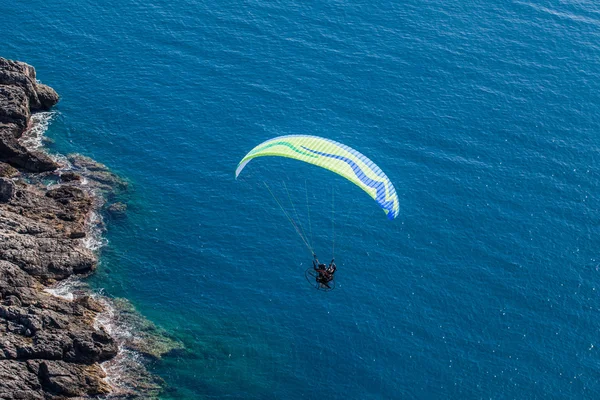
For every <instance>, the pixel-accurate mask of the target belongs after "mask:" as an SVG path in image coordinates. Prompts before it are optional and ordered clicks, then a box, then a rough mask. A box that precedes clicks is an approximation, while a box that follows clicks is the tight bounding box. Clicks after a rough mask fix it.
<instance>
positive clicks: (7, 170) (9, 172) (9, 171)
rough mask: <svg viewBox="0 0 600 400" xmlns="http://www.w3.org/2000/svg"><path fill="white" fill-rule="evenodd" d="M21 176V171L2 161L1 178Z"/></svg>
mask: <svg viewBox="0 0 600 400" xmlns="http://www.w3.org/2000/svg"><path fill="white" fill-rule="evenodd" d="M17 175H19V171H18V170H17V169H16V168H14V167H12V166H11V165H9V164H7V163H3V162H1V161H0V177H3V178H12V177H14V176H17Z"/></svg>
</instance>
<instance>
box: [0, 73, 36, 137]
mask: <svg viewBox="0 0 600 400" xmlns="http://www.w3.org/2000/svg"><path fill="white" fill-rule="evenodd" d="M30 117H31V111H29V98H28V97H27V95H26V94H25V91H24V90H23V89H22V88H20V87H17V86H6V85H0V122H1V123H4V124H15V125H17V126H18V127H19V129H20V130H21V132H22V131H23V130H25V128H27V124H28V123H29V118H30ZM19 133H20V132H19Z"/></svg>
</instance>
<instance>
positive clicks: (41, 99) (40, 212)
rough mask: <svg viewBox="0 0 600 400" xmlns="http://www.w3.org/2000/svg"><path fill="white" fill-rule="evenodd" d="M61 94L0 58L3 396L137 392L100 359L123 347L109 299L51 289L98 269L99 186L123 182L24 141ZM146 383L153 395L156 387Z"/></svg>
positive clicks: (84, 160)
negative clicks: (112, 330)
mask: <svg viewBox="0 0 600 400" xmlns="http://www.w3.org/2000/svg"><path fill="white" fill-rule="evenodd" d="M58 100H59V97H58V95H57V94H56V92H55V91H54V90H53V89H52V88H50V87H48V86H46V85H42V84H40V83H38V82H37V81H36V76H35V69H34V68H33V67H31V66H30V65H27V64H25V63H22V62H17V61H10V60H6V59H3V58H0V399H65V398H73V397H79V398H81V397H83V398H86V397H94V398H96V397H97V396H103V395H107V394H113V395H115V396H117V395H119V393H121V395H123V396H127V397H128V398H129V397H131V396H133V393H134V392H135V388H133V389H134V390H130V391H127V390H123V388H121V389H119V390H115V389H116V388H115V387H114V386H111V384H109V382H110V380H107V379H106V372H105V368H103V366H102V364H101V363H102V362H105V361H107V360H112V359H114V358H115V357H116V356H117V354H118V352H119V346H122V345H123V343H119V342H118V340H117V339H115V338H113V336H111V334H109V333H108V332H107V329H105V328H104V327H103V325H102V324H100V323H98V316H99V315H101V314H102V313H106V311H107V310H106V308H107V306H108V303H107V302H106V301H104V300H102V299H101V298H98V297H97V296H93V295H91V294H90V293H89V292H86V291H79V292H76V293H75V295H73V294H71V295H70V296H68V297H67V296H62V297H60V296H56V295H54V294H52V293H53V291H52V290H49V287H52V285H56V284H57V282H60V281H63V280H65V279H67V278H69V277H72V276H77V275H79V276H85V275H87V274H90V273H91V272H93V271H94V269H95V268H96V265H97V260H96V255H95V254H94V252H93V251H92V250H90V248H89V246H87V247H86V245H85V243H86V239H87V236H88V235H89V234H90V230H89V226H88V225H89V224H90V221H91V219H92V218H91V217H92V215H93V213H95V212H97V208H98V207H99V204H101V203H102V201H99V199H98V198H96V195H95V191H94V189H98V188H99V189H109V190H110V189H111V188H113V187H115V186H120V185H124V183H123V182H122V181H121V180H119V179H118V178H117V177H116V176H114V175H113V174H112V173H110V171H108V170H107V169H106V168H105V167H104V166H103V165H101V164H97V163H95V162H94V161H93V160H91V159H89V158H85V157H81V156H71V157H70V159H69V161H68V163H69V167H70V168H65V166H64V165H60V163H57V161H55V160H54V159H53V158H51V157H50V156H49V155H48V154H46V153H44V152H41V151H36V150H32V149H29V148H27V146H25V145H24V144H23V140H22V138H23V136H24V134H26V133H27V130H28V129H29V128H30V127H31V126H30V125H31V114H32V112H36V111H42V110H48V109H50V108H51V107H52V106H54V105H55V104H56V103H57V102H58ZM82 175H83V177H84V178H85V179H82ZM49 179H50V181H51V182H53V183H52V184H48V180H49ZM82 181H85V182H86V185H85V186H84V185H83V184H82ZM90 182H91V183H90ZM71 279H72V278H71ZM125 345H126V344H125ZM167 347H168V346H167ZM136 373H140V371H137V372H136ZM141 373H142V374H147V373H146V372H145V371H142V372H141ZM132 380H134V379H130V381H132ZM147 382H148V380H146V383H145V384H144V385H146V389H148V390H149V391H148V392H147V396H150V395H149V394H148V393H155V392H156V385H153V384H148V383H147ZM130 386H135V384H133V385H130ZM140 396H142V397H145V398H147V396H146V395H140Z"/></svg>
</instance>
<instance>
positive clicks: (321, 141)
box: [235, 135, 399, 219]
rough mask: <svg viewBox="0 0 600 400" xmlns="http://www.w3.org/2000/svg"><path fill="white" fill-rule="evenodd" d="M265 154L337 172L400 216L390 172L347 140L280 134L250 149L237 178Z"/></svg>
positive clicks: (238, 170) (391, 213)
mask: <svg viewBox="0 0 600 400" xmlns="http://www.w3.org/2000/svg"><path fill="white" fill-rule="evenodd" d="M265 156H274V157H287V158H293V159H295V160H299V161H304V162H306V163H309V164H313V165H316V166H319V167H321V168H325V169H328V170H330V171H332V172H335V173H336V174H338V175H341V176H342V177H344V178H346V179H347V180H349V181H350V182H352V183H354V184H355V185H357V186H358V187H360V188H361V189H362V190H364V191H365V192H366V193H367V194H368V195H369V196H371V198H373V199H374V200H375V201H376V202H377V204H379V206H380V207H381V208H382V209H383V211H384V212H385V213H386V214H387V216H388V218H389V219H394V218H396V217H397V216H398V213H399V202H398V196H397V195H396V189H395V188H394V185H393V184H392V182H391V181H390V180H389V179H388V177H387V175H386V174H385V173H383V171H382V170H381V169H380V168H379V167H378V166H377V165H376V164H375V163H374V162H373V161H371V160H370V159H369V158H367V157H366V156H365V155H363V154H361V153H359V152H358V151H356V150H354V149H352V148H350V147H348V146H346V145H344V144H341V143H338V142H335V141H333V140H329V139H325V138H321V137H318V136H309V135H289V136H279V137H276V138H273V139H270V140H267V141H266V142H263V143H261V144H259V145H258V146H256V147H255V148H253V149H252V150H250V152H249V153H248V154H246V155H245V156H244V158H243V159H242V160H241V161H240V163H239V164H238V167H237V169H236V170H235V177H236V179H237V177H238V176H239V175H240V173H241V172H242V170H243V169H244V168H245V167H246V165H248V163H249V162H250V161H252V160H253V159H254V158H257V157H265Z"/></svg>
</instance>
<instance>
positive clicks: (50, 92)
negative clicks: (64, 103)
mask: <svg viewBox="0 0 600 400" xmlns="http://www.w3.org/2000/svg"><path fill="white" fill-rule="evenodd" d="M35 88H36V91H37V95H38V98H39V100H40V106H39V109H40V110H49V109H50V108H52V106H54V105H55V104H56V103H58V100H59V97H58V93H56V92H55V91H54V89H52V88H51V87H50V86H46V85H43V84H41V83H38V84H36V86H35ZM35 111H37V109H35Z"/></svg>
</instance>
